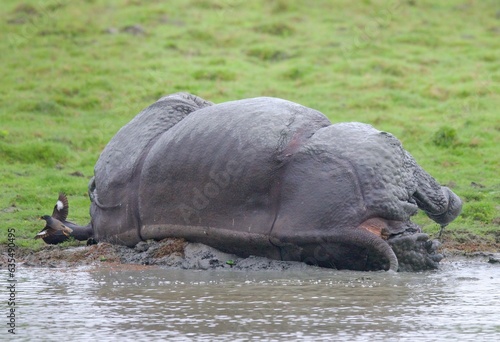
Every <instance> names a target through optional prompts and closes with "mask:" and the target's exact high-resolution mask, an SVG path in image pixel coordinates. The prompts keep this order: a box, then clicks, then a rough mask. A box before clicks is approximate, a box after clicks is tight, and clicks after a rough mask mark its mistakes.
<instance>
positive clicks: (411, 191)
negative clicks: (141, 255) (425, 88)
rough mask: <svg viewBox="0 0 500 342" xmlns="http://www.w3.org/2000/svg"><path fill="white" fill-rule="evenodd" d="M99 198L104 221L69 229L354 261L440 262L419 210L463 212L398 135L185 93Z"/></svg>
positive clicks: (100, 236)
mask: <svg viewBox="0 0 500 342" xmlns="http://www.w3.org/2000/svg"><path fill="white" fill-rule="evenodd" d="M89 193H90V197H91V201H92V203H91V208H90V214H91V218H92V219H91V223H90V224H89V225H88V226H87V227H81V229H79V228H78V226H76V225H72V224H69V225H68V226H69V227H70V228H72V229H73V230H74V234H75V236H78V238H85V237H90V236H92V237H93V238H94V239H95V240H97V241H108V242H111V243H117V244H122V245H127V246H134V245H135V244H137V243H138V242H139V241H142V240H147V239H157V240H159V239H163V238H167V237H181V238H185V239H186V240H188V241H193V242H200V243H204V244H207V245H210V246H212V247H215V248H218V249H220V250H222V251H225V252H228V253H233V254H237V255H239V256H242V257H245V256H249V255H257V256H265V257H269V258H272V259H282V260H297V261H304V262H307V263H311V264H317V265H320V266H325V267H334V268H338V269H354V270H376V269H391V270H397V269H398V268H399V269H400V270H420V269H428V268H435V267H437V264H438V262H439V261H440V260H441V258H442V255H440V254H438V253H437V251H436V249H437V245H438V244H437V242H434V241H431V240H429V238H428V236H427V235H425V234H423V233H421V231H420V228H419V227H418V226H417V225H416V224H414V223H412V222H411V221H410V217H411V216H412V215H414V214H415V213H416V212H417V210H418V208H420V209H422V210H424V211H425V212H426V213H427V215H428V216H429V217H430V218H431V219H433V220H434V221H435V222H437V223H439V224H441V225H446V224H448V223H449V222H451V221H452V220H453V219H455V218H456V217H457V215H458V214H459V213H460V211H461V207H462V204H461V201H460V199H459V197H458V196H456V195H455V194H454V193H453V192H452V191H451V190H450V189H448V188H446V187H442V186H440V185H439V184H438V183H437V182H436V181H435V180H434V178H432V177H431V176H430V175H429V174H428V173H427V172H425V171H424V170H423V169H422V168H421V167H420V166H419V165H418V164H417V163H416V162H415V160H414V159H413V157H412V156H411V155H410V154H409V153H408V152H406V151H405V150H404V149H403V148H402V146H401V143H400V142H399V141H398V140H397V139H396V138H395V137H394V136H393V135H391V134H389V133H386V132H381V131H378V130H376V129H374V128H373V127H371V126H369V125H366V124H362V123H340V124H333V125H332V124H331V123H330V121H329V120H328V119H327V118H326V117H325V116H324V115H323V114H322V113H320V112H318V111H316V110H313V109H310V108H307V107H304V106H301V105H299V104H296V103H293V102H289V101H286V100H282V99H277V98H269V97H261V98H253V99H246V100H239V101H232V102H226V103H221V104H217V105H214V104H212V103H210V102H207V101H205V100H203V99H201V98H199V97H196V96H194V95H190V94H184V93H179V94H174V95H170V96H166V97H163V98H162V99H160V100H159V101H157V102H156V103H154V104H153V105H151V106H150V107H148V108H146V109H145V110H144V111H142V112H141V113H140V114H138V115H137V116H136V117H135V118H134V119H133V120H132V121H131V122H130V123H128V124H127V125H125V126H124V127H123V128H122V129H121V130H120V131H119V132H118V133H117V134H116V135H115V137H113V139H112V140H111V141H110V142H109V144H108V145H107V146H106V148H105V149H104V151H103V152H102V154H101V156H100V158H99V160H98V162H97V164H96V166H95V175H94V178H93V179H92V180H91V182H90V184H89ZM64 239H65V237H64V236H60V240H61V241H62V240H64ZM47 242H51V243H55V242H59V241H56V239H52V240H51V241H47ZM398 259H399V261H398Z"/></svg>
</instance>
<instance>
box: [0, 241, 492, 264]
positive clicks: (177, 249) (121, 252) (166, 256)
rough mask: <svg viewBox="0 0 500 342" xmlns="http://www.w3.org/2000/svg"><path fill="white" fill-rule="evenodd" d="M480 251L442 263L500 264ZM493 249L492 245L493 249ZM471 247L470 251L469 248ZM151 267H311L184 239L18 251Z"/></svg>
mask: <svg viewBox="0 0 500 342" xmlns="http://www.w3.org/2000/svg"><path fill="white" fill-rule="evenodd" d="M483 247H484V248H485V250H486V251H478V250H477V249H473V248H472V246H467V245H463V244H461V245H454V244H453V243H446V242H445V243H444V244H443V249H442V252H443V253H444V255H445V259H444V260H443V261H442V262H441V263H446V262H453V261H457V260H460V261H466V260H474V261H484V262H490V263H498V264H499V265H500V253H497V251H498V249H491V248H488V246H483ZM489 247H491V246H489ZM467 248H469V249H467ZM0 252H1V256H0V266H1V267H2V268H3V267H6V266H7V264H8V253H7V248H6V246H0ZM103 263H106V264H127V265H151V266H154V265H156V266H159V267H166V268H176V269H197V270H200V269H201V270H208V269H234V270H277V271H279V270H288V269H293V270H299V269H303V268H307V267H312V266H307V265H305V264H303V263H300V262H292V261H278V260H270V259H267V258H263V257H253V256H251V257H248V258H241V257H238V256H236V255H233V254H227V253H224V252H221V251H219V250H216V249H214V248H212V247H209V246H206V245H203V244H199V243H189V242H186V241H184V240H183V239H165V240H162V241H153V240H150V241H145V242H140V243H138V244H137V245H136V246H135V247H134V248H129V247H125V246H118V245H111V244H109V243H99V244H97V245H93V246H76V247H61V246H45V247H43V248H42V249H40V250H38V251H32V250H28V249H22V248H17V249H16V264H17V265H18V266H24V267H72V266H84V265H95V264H103Z"/></svg>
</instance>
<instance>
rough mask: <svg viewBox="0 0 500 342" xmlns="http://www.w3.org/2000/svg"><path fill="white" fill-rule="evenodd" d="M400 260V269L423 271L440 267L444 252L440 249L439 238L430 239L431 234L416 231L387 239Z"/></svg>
mask: <svg viewBox="0 0 500 342" xmlns="http://www.w3.org/2000/svg"><path fill="white" fill-rule="evenodd" d="M387 242H388V243H389V245H390V246H391V248H392V249H393V251H394V253H395V254H396V256H397V258H398V261H399V271H423V270H430V269H436V268H438V265H439V262H440V261H441V260H442V259H443V257H444V256H443V254H441V253H439V251H438V249H439V246H440V245H441V243H440V242H439V241H438V240H429V235H427V234H424V233H416V234H413V235H403V236H397V237H394V238H391V239H389V240H388V241H387Z"/></svg>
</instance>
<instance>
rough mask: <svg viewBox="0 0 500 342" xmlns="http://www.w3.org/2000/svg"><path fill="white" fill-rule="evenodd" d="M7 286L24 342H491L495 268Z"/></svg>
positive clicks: (498, 308) (165, 272)
mask: <svg viewBox="0 0 500 342" xmlns="http://www.w3.org/2000/svg"><path fill="white" fill-rule="evenodd" d="M17 278H18V281H19V282H18V285H17V291H18V293H17V303H16V305H17V311H16V313H17V321H16V323H17V329H16V331H17V337H24V338H25V339H26V340H60V339H61V338H66V339H67V340H68V341H69V340H71V341H73V340H82V341H83V340H85V341H91V340H92V339H99V341H106V340H138V339H140V340H159V339H163V340H165V339H169V340H197V341H204V340H206V341H213V340H216V341H223V340H226V341H248V340H256V341H261V340H306V339H314V340H329V341H332V340H335V341H339V340H346V341H366V340H370V341H372V340H401V341H405V340H408V341H410V340H411V341H415V340H422V341H432V340H460V341H467V340H489V341H494V340H500V266H497V265H490V264H486V263H475V264H474V263H461V264H447V265H443V267H442V269H441V270H439V271H434V272H424V273H398V274H389V273H385V272H377V273H362V272H351V271H332V270H328V269H317V268H310V269H308V270H307V271H303V270H302V271H300V272H299V271H284V272H271V271H259V272H257V271H253V272H241V271H235V272H232V271H181V270H169V269H158V268H136V269H130V268H118V269H113V268H109V267H101V268H98V267H90V268H80V269H74V268H71V269H68V268H65V269H45V268H44V269H40V268H19V269H18V270H17ZM6 279H7V276H6V270H2V273H1V281H2V283H1V286H2V288H5V280H6ZM2 293H4V296H7V294H6V292H5V291H2ZM1 307H2V308H3V309H2V312H5V313H7V306H6V300H2V306H1ZM2 317H5V315H4V314H2ZM4 321H6V319H4ZM2 325H3V326H5V324H4V323H2ZM4 330H5V331H4V332H2V334H0V336H3V337H5V336H6V330H7V329H6V328H4Z"/></svg>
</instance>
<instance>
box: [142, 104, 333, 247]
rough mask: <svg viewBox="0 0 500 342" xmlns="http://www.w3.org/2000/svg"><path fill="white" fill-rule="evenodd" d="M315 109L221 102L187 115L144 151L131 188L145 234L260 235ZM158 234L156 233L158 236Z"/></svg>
mask: <svg viewBox="0 0 500 342" xmlns="http://www.w3.org/2000/svg"><path fill="white" fill-rule="evenodd" d="M329 125H331V123H330V121H329V120H328V119H327V118H326V117H325V116H324V115H323V114H321V113H320V112H318V111H315V110H312V109H310V108H307V107H304V106H301V105H298V104H295V103H293V102H289V101H285V100H281V99H276V98H254V99H247V100H240V101H232V102H226V103H223V104H219V105H214V106H211V107H207V108H204V109H201V110H198V111H196V112H194V113H192V114H191V115H190V116H189V117H187V118H186V119H184V120H183V121H182V122H180V123H179V124H178V125H176V126H175V127H173V128H172V129H170V130H169V131H168V132H165V133H164V134H163V135H162V136H161V137H160V138H159V139H158V140H157V141H156V143H155V145H154V146H153V147H152V148H151V150H150V152H149V154H148V156H147V158H146V160H145V161H144V166H143V169H142V174H141V180H140V191H139V205H140V216H141V221H142V225H143V226H146V227H147V226H156V227H157V229H156V230H154V233H153V232H152V231H151V230H149V231H148V229H147V228H146V233H145V232H143V235H144V234H146V235H147V236H148V237H150V236H152V235H154V236H156V237H158V236H159V237H163V236H165V237H166V236H168V235H169V233H168V232H169V228H168V227H169V226H185V227H194V228H193V229H206V228H210V227H216V228H219V229H228V230H231V231H236V232H242V233H243V232H244V233H248V234H257V235H262V236H268V234H269V232H270V229H271V228H272V225H273V222H274V219H275V217H276V214H277V210H278V207H279V192H280V188H281V178H282V177H283V172H284V169H285V166H286V165H287V163H288V160H289V157H290V156H291V155H292V154H293V153H294V151H295V150H297V149H298V148H300V146H301V145H302V144H303V143H304V142H305V141H306V140H307V139H308V138H309V137H310V136H312V135H313V134H314V132H316V131H317V130H318V129H320V128H322V127H325V126H329ZM162 234H164V235H162Z"/></svg>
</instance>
